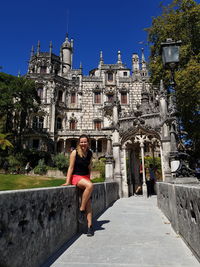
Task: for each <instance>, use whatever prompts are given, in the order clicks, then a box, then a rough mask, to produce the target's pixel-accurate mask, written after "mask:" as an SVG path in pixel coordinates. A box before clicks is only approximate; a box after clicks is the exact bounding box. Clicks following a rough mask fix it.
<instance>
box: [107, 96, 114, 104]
mask: <svg viewBox="0 0 200 267" xmlns="http://www.w3.org/2000/svg"><path fill="white" fill-rule="evenodd" d="M107 100H108V102H109V103H112V102H113V100H114V96H113V95H112V94H109V95H107Z"/></svg>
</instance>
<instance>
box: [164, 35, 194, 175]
mask: <svg viewBox="0 0 200 267" xmlns="http://www.w3.org/2000/svg"><path fill="white" fill-rule="evenodd" d="M181 43H182V42H181V41H176V42H175V41H173V40H172V39H167V40H166V42H164V43H161V48H162V61H163V65H164V66H165V68H169V69H170V71H171V81H170V86H169V88H168V95H169V99H168V100H169V105H168V118H167V121H166V123H168V125H169V127H170V144H171V147H170V150H171V152H170V155H169V158H170V167H171V173H172V177H174V178H177V177H192V176H193V171H192V170H191V169H189V168H188V166H187V164H186V163H185V159H186V158H187V157H188V155H187V154H186V153H184V152H182V153H180V152H179V151H178V147H177V143H178V141H179V134H178V133H179V131H178V129H179V126H178V120H177V115H178V112H177V108H176V91H175V85H176V84H175V80H174V72H175V69H176V67H177V66H178V64H179V50H180V45H181Z"/></svg>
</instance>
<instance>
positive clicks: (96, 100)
mask: <svg viewBox="0 0 200 267" xmlns="http://www.w3.org/2000/svg"><path fill="white" fill-rule="evenodd" d="M94 103H95V104H101V92H94Z"/></svg>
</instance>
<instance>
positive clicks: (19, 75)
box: [17, 70, 21, 78]
mask: <svg viewBox="0 0 200 267" xmlns="http://www.w3.org/2000/svg"><path fill="white" fill-rule="evenodd" d="M17 77H18V78H19V77H21V72H20V70H18V74H17Z"/></svg>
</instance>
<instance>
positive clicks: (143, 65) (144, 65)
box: [142, 48, 147, 70]
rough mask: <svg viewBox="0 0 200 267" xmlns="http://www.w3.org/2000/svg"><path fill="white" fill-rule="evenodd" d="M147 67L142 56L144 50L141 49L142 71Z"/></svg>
mask: <svg viewBox="0 0 200 267" xmlns="http://www.w3.org/2000/svg"><path fill="white" fill-rule="evenodd" d="M146 68H147V66H146V60H145V56H144V48H142V70H146Z"/></svg>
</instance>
